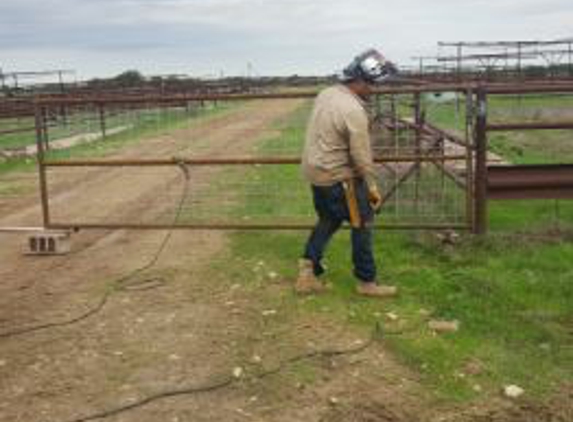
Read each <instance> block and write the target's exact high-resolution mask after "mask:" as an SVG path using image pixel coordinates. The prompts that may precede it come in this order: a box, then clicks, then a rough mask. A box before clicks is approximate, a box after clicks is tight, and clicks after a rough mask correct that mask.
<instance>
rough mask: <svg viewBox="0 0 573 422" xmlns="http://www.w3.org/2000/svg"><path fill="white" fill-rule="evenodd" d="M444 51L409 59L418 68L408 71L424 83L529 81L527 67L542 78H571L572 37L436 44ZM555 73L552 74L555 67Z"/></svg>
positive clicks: (572, 70) (531, 76) (572, 75)
mask: <svg viewBox="0 0 573 422" xmlns="http://www.w3.org/2000/svg"><path fill="white" fill-rule="evenodd" d="M438 48H439V49H440V50H442V49H445V50H446V51H445V52H444V54H442V53H441V52H440V54H438V55H437V56H421V57H413V58H412V59H413V60H415V61H416V62H417V63H418V69H416V70H414V69H411V70H410V72H411V73H412V74H413V75H415V77H417V78H421V79H425V80H428V81H438V80H442V81H448V80H449V81H456V82H462V81H471V80H510V79H514V80H515V79H518V80H523V79H531V78H534V77H535V76H533V75H528V70H529V68H532V67H533V68H536V70H537V71H542V72H543V73H544V74H543V75H540V77H541V78H544V79H559V78H566V79H571V78H573V38H567V39H560V40H545V41H533V40H517V41H477V42H467V41H457V42H439V43H438ZM559 67H560V68H561V69H560V73H559V74H554V73H555V71H556V69H557V68H559Z"/></svg>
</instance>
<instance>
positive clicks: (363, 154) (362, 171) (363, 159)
mask: <svg viewBox="0 0 573 422" xmlns="http://www.w3.org/2000/svg"><path fill="white" fill-rule="evenodd" d="M345 120H346V128H347V130H348V135H349V147H350V157H351V158H352V161H353V164H354V166H355V168H356V170H357V172H358V174H359V175H360V176H362V177H363V178H364V180H366V183H367V184H368V192H369V199H370V203H371V205H372V208H374V209H375V210H377V209H378V208H380V206H381V205H382V197H381V195H380V193H379V190H378V183H377V181H376V171H375V168H374V161H373V159H372V147H371V141H370V131H369V124H368V116H367V115H366V113H364V112H362V111H361V110H356V111H352V112H350V113H348V114H347V116H346V118H345Z"/></svg>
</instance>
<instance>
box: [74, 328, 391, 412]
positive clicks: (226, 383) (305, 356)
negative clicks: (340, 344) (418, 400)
mask: <svg viewBox="0 0 573 422" xmlns="http://www.w3.org/2000/svg"><path fill="white" fill-rule="evenodd" d="M381 338H382V333H381V331H380V327H379V325H378V324H375V326H374V329H373V331H372V335H371V336H370V338H369V339H368V341H365V342H361V343H360V344H359V345H358V346H354V347H350V348H346V349H325V350H315V351H312V352H305V353H301V354H299V355H295V356H292V357H290V358H288V359H285V360H283V361H281V362H279V363H278V364H277V366H276V367H275V368H272V369H268V370H265V371H262V372H259V373H255V374H253V376H252V377H251V378H250V379H251V380H262V379H264V378H266V377H268V376H271V375H275V374H277V373H279V372H282V371H283V370H284V369H286V368H287V367H288V366H290V365H293V364H295V363H298V362H302V361H305V360H311V359H315V358H333V357H337V356H344V355H346V356H348V355H356V354H358V353H360V352H363V351H365V350H366V349H368V348H369V347H371V346H372V345H373V344H374V343H375V342H376V341H378V340H380V339H381ZM239 380H240V377H236V376H233V375H227V376H225V377H223V378H222V379H221V380H219V381H213V382H211V383H207V384H205V385H203V386H190V387H181V388H175V389H172V390H167V391H164V392H161V393H156V394H152V395H150V396H148V397H144V398H142V399H139V400H137V401H134V402H132V403H129V404H126V405H122V406H118V407H115V408H112V409H109V410H103V411H101V412H97V413H94V414H92V415H88V416H82V417H79V418H77V419H72V420H70V421H67V422H89V421H93V420H97V419H106V418H109V417H112V416H116V415H118V414H120V413H124V412H127V411H129V410H134V409H137V408H141V407H143V406H145V405H147V404H149V403H152V402H155V401H158V400H162V399H167V398H170V397H176V396H188V395H193V394H200V393H209V392H212V391H216V390H222V389H224V388H227V387H230V386H231V385H232V384H234V383H235V382H237V381H239Z"/></svg>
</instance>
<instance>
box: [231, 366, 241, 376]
mask: <svg viewBox="0 0 573 422" xmlns="http://www.w3.org/2000/svg"><path fill="white" fill-rule="evenodd" d="M242 375H243V368H241V367H240V366H237V367H236V368H235V369H233V376H234V377H235V378H241V376H242Z"/></svg>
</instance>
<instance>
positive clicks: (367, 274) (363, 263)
mask: <svg viewBox="0 0 573 422" xmlns="http://www.w3.org/2000/svg"><path fill="white" fill-rule="evenodd" d="M351 240H352V262H353V264H354V275H355V276H356V278H358V279H359V280H360V281H361V282H374V281H375V280H376V263H375V261H374V252H373V248H372V228H370V227H366V226H364V227H360V228H353V229H352V233H351Z"/></svg>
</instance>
